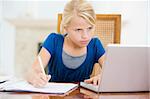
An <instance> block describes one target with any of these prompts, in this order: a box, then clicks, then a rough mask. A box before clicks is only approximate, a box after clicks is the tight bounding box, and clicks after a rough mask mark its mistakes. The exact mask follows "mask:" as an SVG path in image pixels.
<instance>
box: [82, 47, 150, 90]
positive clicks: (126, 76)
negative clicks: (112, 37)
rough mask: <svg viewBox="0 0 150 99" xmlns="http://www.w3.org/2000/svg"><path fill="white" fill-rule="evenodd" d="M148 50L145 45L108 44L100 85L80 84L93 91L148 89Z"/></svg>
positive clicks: (149, 48)
mask: <svg viewBox="0 0 150 99" xmlns="http://www.w3.org/2000/svg"><path fill="white" fill-rule="evenodd" d="M148 50H150V46H146V45H141V46H140V45H119V44H111V45H108V46H107V48H106V59H105V62H104V64H103V68H102V76H101V83H100V85H99V86H95V85H92V84H87V83H85V82H80V86H81V87H84V88H87V89H90V90H93V91H95V92H142V91H149V83H150V82H149V78H148V68H150V66H149V67H148Z"/></svg>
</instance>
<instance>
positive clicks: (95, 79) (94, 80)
mask: <svg viewBox="0 0 150 99" xmlns="http://www.w3.org/2000/svg"><path fill="white" fill-rule="evenodd" d="M84 82H86V83H89V84H90V83H91V84H93V85H99V84H100V74H99V75H97V76H94V77H92V78H90V79H86V80H84Z"/></svg>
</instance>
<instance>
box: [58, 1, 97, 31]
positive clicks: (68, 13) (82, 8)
mask: <svg viewBox="0 0 150 99" xmlns="http://www.w3.org/2000/svg"><path fill="white" fill-rule="evenodd" d="M74 16H79V17H82V18H84V19H85V20H86V21H87V22H89V23H90V24H91V25H95V21H96V15H95V12H94V9H93V7H92V6H91V4H90V3H88V2H87V1H85V0H71V1H70V2H68V3H67V4H66V6H65V8H64V12H63V15H62V22H61V26H62V27H61V28H62V29H64V27H66V26H68V24H69V23H70V21H71V20H72V18H73V17H74Z"/></svg>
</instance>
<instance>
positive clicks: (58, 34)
mask: <svg viewBox="0 0 150 99" xmlns="http://www.w3.org/2000/svg"><path fill="white" fill-rule="evenodd" d="M48 38H58V39H61V38H64V35H63V34H60V33H54V32H53V33H50V34H48Z"/></svg>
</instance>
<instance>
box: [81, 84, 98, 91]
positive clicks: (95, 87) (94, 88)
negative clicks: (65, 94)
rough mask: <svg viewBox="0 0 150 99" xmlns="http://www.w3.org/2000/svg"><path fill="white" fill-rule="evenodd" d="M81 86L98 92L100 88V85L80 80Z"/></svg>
mask: <svg viewBox="0 0 150 99" xmlns="http://www.w3.org/2000/svg"><path fill="white" fill-rule="evenodd" d="M80 86H81V87H83V88H87V89H90V90H92V91H95V92H98V88H99V86H98V85H93V84H87V83H85V82H80Z"/></svg>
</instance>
